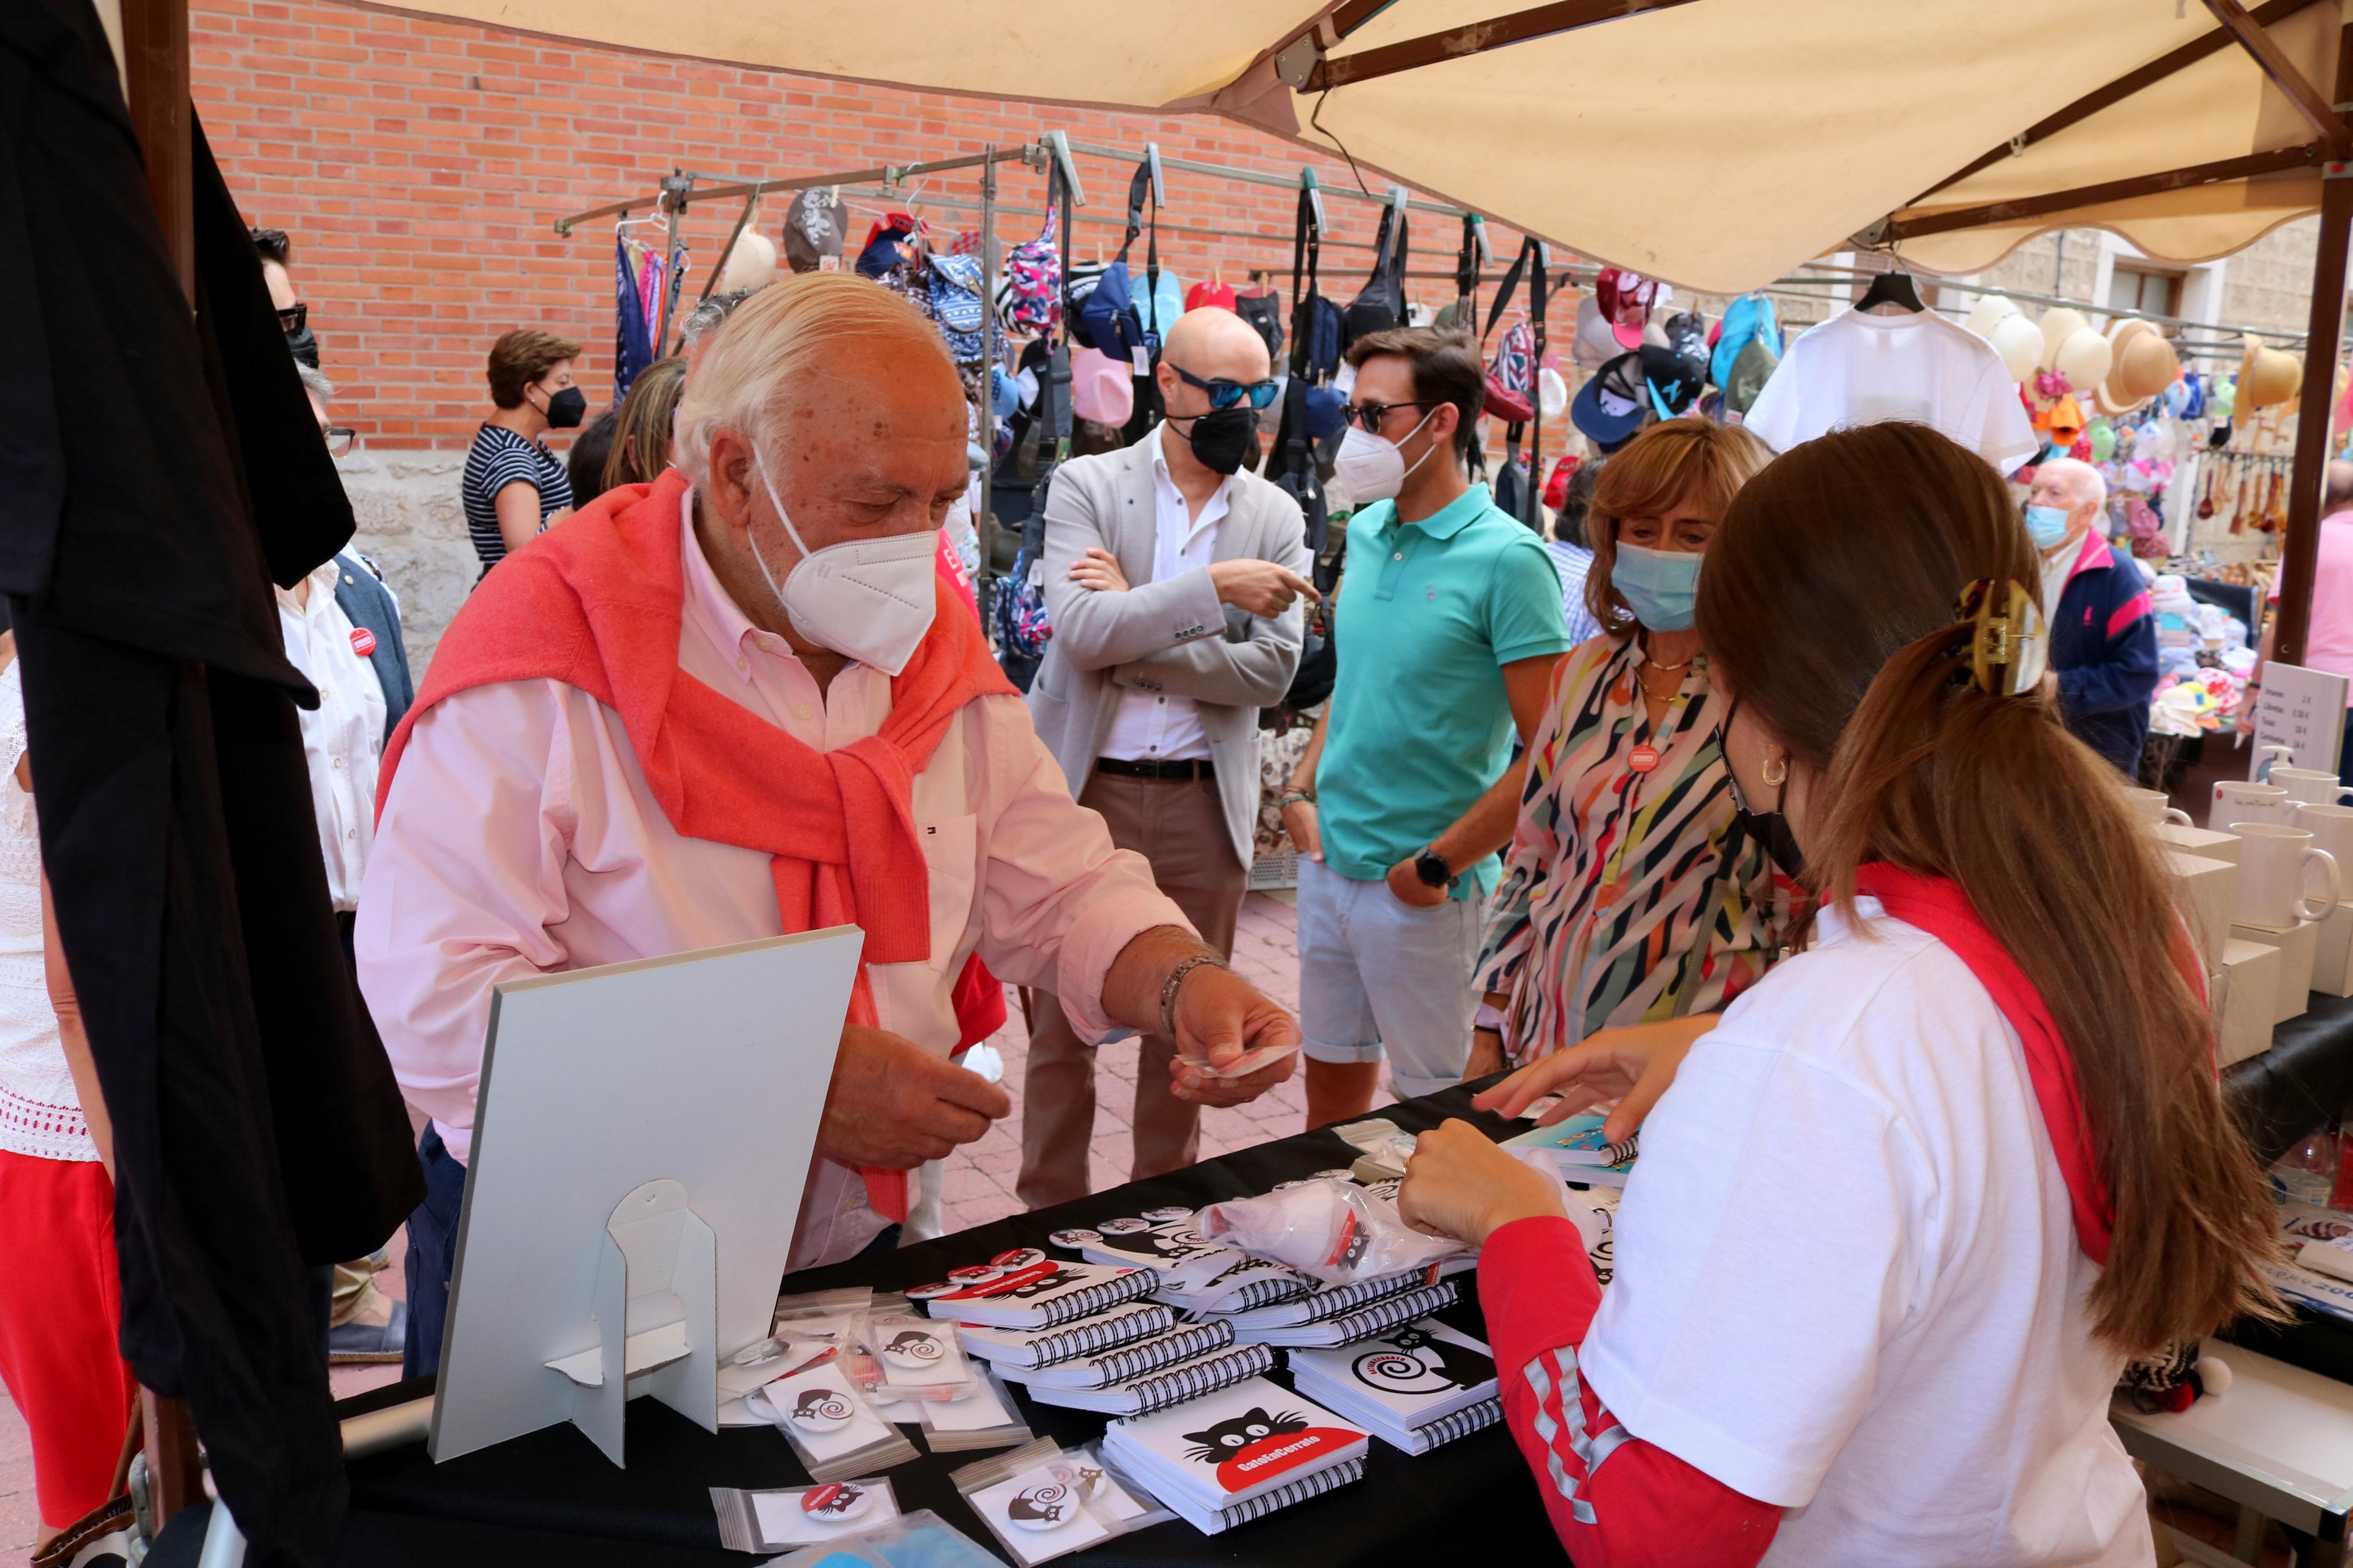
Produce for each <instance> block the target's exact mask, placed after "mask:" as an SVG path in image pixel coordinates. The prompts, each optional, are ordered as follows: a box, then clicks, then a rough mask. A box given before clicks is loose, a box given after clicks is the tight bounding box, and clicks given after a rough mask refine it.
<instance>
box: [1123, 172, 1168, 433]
mask: <svg viewBox="0 0 2353 1568" xmlns="http://www.w3.org/2000/svg"><path fill="white" fill-rule="evenodd" d="M1158 156H1159V154H1158V153H1157V152H1156V151H1155V150H1153V149H1149V148H1147V149H1146V153H1145V160H1144V162H1142V163H1138V164H1137V165H1136V166H1135V174H1134V176H1133V177H1132V178H1130V179H1129V181H1128V182H1127V243H1126V245H1123V246H1121V247H1120V252H1119V254H1120V259H1121V260H1122V261H1124V260H1125V259H1126V258H1127V247H1128V246H1130V245H1134V243H1135V237H1136V232H1137V230H1138V229H1139V228H1140V229H1141V230H1142V231H1143V233H1144V308H1143V310H1142V311H1140V312H1139V313H1138V322H1137V324H1138V326H1139V327H1140V329H1141V330H1142V331H1143V334H1144V353H1142V354H1141V355H1139V356H1134V367H1135V404H1134V413H1133V414H1131V415H1129V416H1128V420H1127V425H1126V427H1125V428H1124V429H1123V430H1122V431H1121V432H1120V436H1121V438H1122V440H1124V442H1125V443H1126V444H1127V445H1129V446H1131V447H1132V446H1134V444H1135V443H1136V442H1138V441H1141V440H1143V439H1144V437H1145V433H1146V432H1148V431H1149V430H1150V429H1151V428H1152V427H1153V426H1155V425H1157V424H1159V423H1160V421H1161V419H1162V418H1163V417H1164V416H1166V413H1167V406H1166V404H1165V403H1163V401H1162V400H1161V396H1160V378H1159V377H1158V376H1156V375H1155V374H1153V372H1154V370H1155V368H1156V367H1157V366H1158V365H1159V363H1160V345H1161V343H1162V342H1163V341H1164V340H1165V339H1166V337H1167V335H1168V329H1169V328H1171V327H1173V326H1175V325H1176V322H1175V321H1163V320H1161V319H1160V313H1159V312H1160V182H1159V181H1158V180H1157V179H1156V178H1155V171H1154V163H1155V161H1156V160H1157V158H1158ZM1147 201H1148V202H1149V203H1150V204H1151V205H1150V208H1149V216H1146V212H1147V209H1146V207H1145V203H1146V202H1147ZM1146 315H1148V316H1149V318H1150V319H1148V320H1146V319H1145V316H1146Z"/></svg>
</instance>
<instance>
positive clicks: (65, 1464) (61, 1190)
mask: <svg viewBox="0 0 2353 1568" xmlns="http://www.w3.org/2000/svg"><path fill="white" fill-rule="evenodd" d="M121 1324H122V1295H121V1277H120V1276H119V1275H118V1274H117V1273H116V1269H115V1261H114V1184H113V1183H111V1182H110V1181H108V1180H107V1176H106V1167H105V1166H103V1165H100V1164H99V1163H97V1162H96V1161H80V1162H77V1161H68V1160H40V1159H35V1158H34V1157H32V1156H31V1155H28V1154H15V1153H10V1152H7V1151H6V1150H0V1382H5V1384H7V1385H8V1396H9V1397H10V1398H11V1399H13V1400H15V1401H16V1408H17V1409H18V1410H20V1411H22V1412H23V1413H24V1416H25V1424H26V1426H29V1427H31V1428H32V1433H33V1484H34V1489H35V1491H36V1493H37V1496H38V1497H39V1499H40V1505H41V1521H42V1522H43V1523H44V1524H46V1525H48V1526H49V1527H50V1528H52V1529H58V1528H61V1527H63V1526H65V1525H69V1524H71V1523H72V1522H73V1521H76V1520H78V1519H79V1518H81V1517H82V1515H84V1514H86V1513H89V1512H90V1510H93V1509H95V1508H97V1507H98V1506H99V1505H100V1503H103V1502H105V1501H106V1500H107V1489H108V1487H109V1485H110V1484H111V1482H112V1481H113V1479H114V1467H115V1463H116V1461H117V1460H118V1459H120V1458H121V1454H122V1434H123V1431H124V1429H125V1428H126V1427H128V1426H130V1424H131V1404H132V1399H133V1398H134V1397H135V1396H136V1394H137V1393H138V1385H137V1384H135V1383H134V1382H133V1381H132V1376H131V1369H130V1367H128V1366H127V1365H125V1364H124V1363H123V1360H122V1355H121V1352H120V1351H119V1350H117V1349H116V1348H115V1342H116V1339H117V1336H118V1333H119V1331H120V1330H121Z"/></svg>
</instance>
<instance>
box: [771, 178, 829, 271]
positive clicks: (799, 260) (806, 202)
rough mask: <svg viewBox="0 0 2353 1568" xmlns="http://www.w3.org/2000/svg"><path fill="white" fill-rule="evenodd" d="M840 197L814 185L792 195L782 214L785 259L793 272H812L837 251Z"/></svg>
mask: <svg viewBox="0 0 2353 1568" xmlns="http://www.w3.org/2000/svg"><path fill="white" fill-rule="evenodd" d="M843 223H844V217H843V208H842V202H841V198H840V197H839V196H837V195H828V193H827V192H825V191H823V190H819V189H816V188H811V189H809V190H806V191H803V192H801V193H799V194H798V195H796V196H794V197H793V205H792V207H791V209H790V210H789V211H787V212H786V214H785V260H786V263H787V264H788V265H789V266H790V267H791V268H792V269H793V270H794V271H796V272H815V271H816V270H817V269H818V268H819V267H821V266H823V265H824V258H826V257H828V256H839V255H840V254H841V231H842V226H843Z"/></svg>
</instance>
